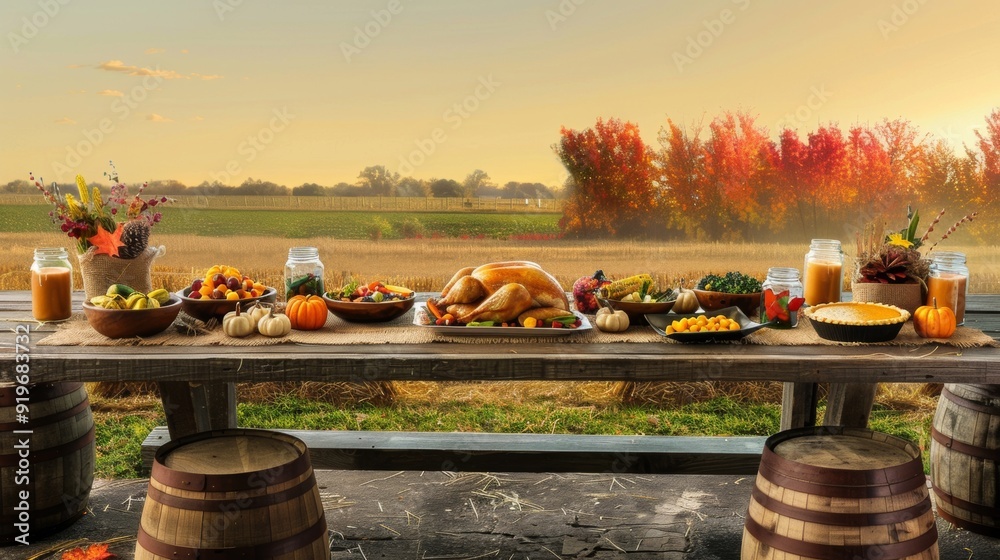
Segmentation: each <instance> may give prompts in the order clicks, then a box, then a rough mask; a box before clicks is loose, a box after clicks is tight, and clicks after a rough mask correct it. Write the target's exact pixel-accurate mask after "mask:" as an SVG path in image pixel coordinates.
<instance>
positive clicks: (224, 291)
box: [177, 265, 278, 321]
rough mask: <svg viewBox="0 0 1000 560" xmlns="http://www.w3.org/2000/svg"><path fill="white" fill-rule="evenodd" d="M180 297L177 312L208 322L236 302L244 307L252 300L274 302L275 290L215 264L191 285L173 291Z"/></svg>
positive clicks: (250, 303)
mask: <svg viewBox="0 0 1000 560" xmlns="http://www.w3.org/2000/svg"><path fill="white" fill-rule="evenodd" d="M177 296H178V297H179V298H181V311H183V312H185V313H187V314H188V315H190V316H192V317H194V318H195V319H198V320H200V321H208V320H209V319H212V318H216V319H222V317H223V316H225V314H226V313H229V312H230V311H234V310H235V309H236V305H237V304H239V305H240V307H241V308H242V309H247V308H248V307H250V306H251V305H253V304H254V302H258V301H260V302H264V303H269V304H272V305H273V304H274V302H275V301H277V299H278V291H277V290H276V289H274V288H270V287H267V286H265V285H263V284H261V283H259V282H256V281H254V280H253V279H252V278H250V277H249V276H246V275H245V274H241V273H240V271H239V269H237V268H235V267H231V266H227V265H215V266H213V267H211V268H209V269H208V270H207V271H205V275H204V276H203V277H201V278H196V279H194V280H193V281H192V282H191V285H190V286H188V287H186V288H184V289H183V290H181V291H179V292H177Z"/></svg>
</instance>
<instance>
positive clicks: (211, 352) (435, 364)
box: [0, 292, 1000, 438]
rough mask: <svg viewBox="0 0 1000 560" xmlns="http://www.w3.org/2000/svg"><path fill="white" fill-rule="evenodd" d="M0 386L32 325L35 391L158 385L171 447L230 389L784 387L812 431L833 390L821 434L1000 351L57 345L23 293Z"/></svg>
mask: <svg viewBox="0 0 1000 560" xmlns="http://www.w3.org/2000/svg"><path fill="white" fill-rule="evenodd" d="M966 317H967V325H968V326H971V327H974V328H979V329H981V330H983V331H985V332H987V333H989V334H991V335H992V336H993V337H994V338H997V337H1000V296H973V297H970V298H969V303H968V310H967V313H966ZM0 325H2V327H3V330H4V331H6V332H8V333H10V334H8V335H7V338H6V340H2V346H0V357H2V360H0V381H5V382H9V381H12V380H13V376H14V360H13V354H14V349H13V343H14V330H15V328H16V327H17V325H30V326H31V336H30V339H31V343H30V356H31V361H30V364H31V369H30V375H31V382H33V383H43V382H53V381H113V382H121V381H156V382H157V383H158V384H159V387H160V390H161V396H162V399H163V405H164V411H165V413H166V417H167V424H168V428H169V431H170V435H171V437H174V438H176V437H179V436H182V435H185V434H190V433H194V432H198V431H203V430H208V429H221V428H226V427H235V426H236V406H235V404H236V398H235V390H234V385H233V384H234V382H263V381H331V382H371V381H418V380H420V381H473V380H490V381H520V380H548V381H557V380H563V381H640V382H641V381H706V380H712V381H780V382H784V383H785V386H784V387H785V391H784V400H783V406H782V422H781V425H782V429H785V428H790V427H796V426H803V425H809V424H814V423H815V421H816V402H815V401H816V386H817V384H818V383H829V384H831V391H830V393H829V398H828V406H827V415H826V418H825V420H824V423H826V424H844V425H852V426H865V425H867V422H868V416H869V413H870V411H871V404H872V400H873V398H874V395H875V389H876V387H877V384H878V383H893V382H895V383H976V384H1000V349H997V348H972V349H962V350H959V349H956V348H954V347H949V346H940V347H939V346H937V345H933V344H932V345H927V346H921V347H917V348H913V347H894V346H867V347H842V346H794V347H775V346H754V345H714V344H713V345H680V344H662V343H656V344H627V343H619V344H580V343H572V344H568V343H561V342H560V341H558V340H552V341H544V342H538V343H535V344H531V345H527V346H525V345H519V346H516V347H515V346H501V345H491V344H478V343H473V344H468V343H465V344H452V343H433V344H410V345H370V346H368V345H366V346H347V345H336V344H330V345H290V344H284V345H273V346H260V347H252V348H249V347H235V346H213V347H167V346H143V347H123V346H116V347H108V346H99V347H98V346H82V347H81V346H74V347H54V346H39V345H37V344H35V342H37V341H38V340H40V339H41V338H43V337H44V335H45V333H46V332H50V331H51V330H52V329H53V327H52V326H51V325H42V326H38V325H37V324H36V323H34V322H32V321H30V302H29V294H28V293H27V292H0Z"/></svg>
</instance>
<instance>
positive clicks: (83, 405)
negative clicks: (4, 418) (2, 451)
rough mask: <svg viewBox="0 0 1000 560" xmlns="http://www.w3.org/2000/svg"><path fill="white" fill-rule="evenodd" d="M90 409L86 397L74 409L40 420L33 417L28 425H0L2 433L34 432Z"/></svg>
mask: <svg viewBox="0 0 1000 560" xmlns="http://www.w3.org/2000/svg"><path fill="white" fill-rule="evenodd" d="M88 408H90V400H89V399H87V398H86V397H84V398H83V401H82V402H80V403H79V404H77V405H76V406H74V407H73V408H68V409H66V410H60V411H59V412H56V413H53V414H49V415H48V416H41V417H38V418H35V417H32V418H31V419H30V421H29V422H28V423H26V424H21V423H20V422H7V423H4V424H0V432H12V431H14V430H34V429H37V428H41V427H42V426H48V425H49V424H55V423H56V422H61V421H63V420H66V419H67V418H72V417H74V416H76V415H77V414H80V413H81V412H83V411H84V410H86V409H88Z"/></svg>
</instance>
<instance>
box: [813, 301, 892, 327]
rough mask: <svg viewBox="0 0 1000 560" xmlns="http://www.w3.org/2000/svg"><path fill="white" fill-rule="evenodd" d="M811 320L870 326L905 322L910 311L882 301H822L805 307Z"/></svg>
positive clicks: (831, 323) (832, 323)
mask: <svg viewBox="0 0 1000 560" xmlns="http://www.w3.org/2000/svg"><path fill="white" fill-rule="evenodd" d="M806 316H807V317H809V319H811V320H813V321H817V322H820V323H827V324H830V325H846V326H854V327H872V326H876V325H894V324H897V323H900V324H902V323H905V322H906V320H907V319H909V318H910V312H909V311H907V310H905V309H900V308H899V307H896V306H895V305H886V304H884V303H861V302H853V301H849V302H838V303H822V304H820V305H814V306H812V307H810V308H808V309H806Z"/></svg>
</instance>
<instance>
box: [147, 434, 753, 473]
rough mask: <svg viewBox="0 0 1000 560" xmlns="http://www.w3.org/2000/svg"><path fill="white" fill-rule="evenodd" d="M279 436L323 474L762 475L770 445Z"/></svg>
mask: <svg viewBox="0 0 1000 560" xmlns="http://www.w3.org/2000/svg"><path fill="white" fill-rule="evenodd" d="M277 431H279V432H284V433H286V434H289V435H292V436H295V437H297V438H299V439H301V440H302V441H304V442H305V443H306V445H307V446H308V447H309V455H310V458H311V460H312V464H313V466H314V467H316V468H320V469H349V470H394V471H397V470H409V471H465V472H489V471H496V472H539V471H544V472H592V473H601V472H607V473H679V474H693V473H699V474H756V472H757V465H758V464H759V463H760V454H761V451H762V450H763V449H764V440H765V439H767V438H766V437H688V436H598V435H564V434H551V435H550V434H495V433H455V432H366V431H357V432H353V431H352V432H344V431H315V430H277ZM168 441H170V433H169V432H168V430H167V428H166V427H164V426H160V427H158V428H155V429H154V430H153V431H152V432H150V434H149V435H148V436H147V437H146V439H145V440H144V441H143V442H142V464H143V467H144V468H145V469H149V468H150V467H151V466H152V464H153V457H154V455H155V454H156V450H157V449H159V447H160V446H161V445H163V444H165V443H167V442H168Z"/></svg>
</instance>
